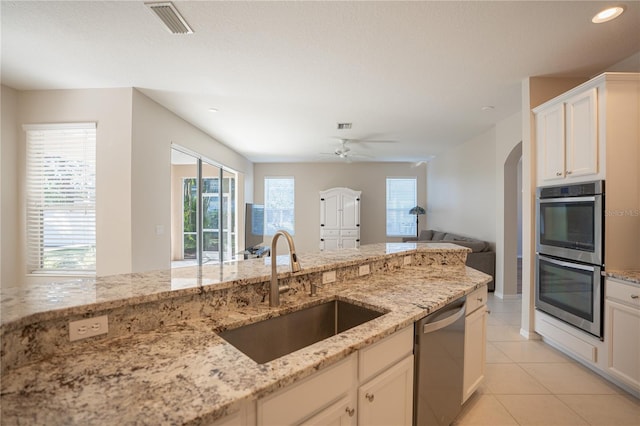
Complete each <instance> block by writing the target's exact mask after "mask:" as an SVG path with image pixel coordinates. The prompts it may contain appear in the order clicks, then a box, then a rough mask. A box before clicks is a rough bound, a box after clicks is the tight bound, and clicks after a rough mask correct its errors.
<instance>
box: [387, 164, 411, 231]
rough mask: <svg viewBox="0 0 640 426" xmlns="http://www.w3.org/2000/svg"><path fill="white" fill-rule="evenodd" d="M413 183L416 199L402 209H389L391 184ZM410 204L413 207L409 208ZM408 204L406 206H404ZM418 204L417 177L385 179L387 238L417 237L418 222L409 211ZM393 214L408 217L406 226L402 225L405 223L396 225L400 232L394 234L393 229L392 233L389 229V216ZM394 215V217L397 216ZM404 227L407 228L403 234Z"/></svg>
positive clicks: (388, 177) (390, 177) (391, 177)
mask: <svg viewBox="0 0 640 426" xmlns="http://www.w3.org/2000/svg"><path fill="white" fill-rule="evenodd" d="M401 180H404V181H413V185H414V198H413V200H412V201H410V202H408V201H404V203H403V205H402V207H394V208H390V207H389V201H390V200H389V195H390V194H389V184H390V183H391V182H393V181H401ZM409 203H411V205H410V206H409ZM404 204H406V206H405V205H404ZM417 204H418V178H417V177H416V176H387V178H386V179H385V235H386V236H387V237H415V236H416V222H415V218H414V217H413V215H410V214H409V210H411V209H412V208H413V207H415V206H416V205H417ZM390 211H391V212H397V213H396V214H395V215H397V214H400V215H402V216H405V215H406V223H407V224H406V225H402V223H404V221H402V222H400V223H395V226H396V227H397V229H398V232H393V229H392V230H391V231H392V232H389V231H390V228H389V220H390V218H389V216H390ZM395 215H394V216H395ZM402 226H405V227H406V231H405V232H401V228H402Z"/></svg>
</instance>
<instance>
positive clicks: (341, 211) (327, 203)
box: [320, 188, 361, 250]
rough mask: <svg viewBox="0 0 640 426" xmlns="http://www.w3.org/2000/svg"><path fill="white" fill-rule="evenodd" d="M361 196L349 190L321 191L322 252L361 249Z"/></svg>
mask: <svg viewBox="0 0 640 426" xmlns="http://www.w3.org/2000/svg"><path fill="white" fill-rule="evenodd" d="M360 194H361V191H354V190H352V189H349V188H331V189H327V190H326V191H320V250H332V249H338V248H357V247H360Z"/></svg>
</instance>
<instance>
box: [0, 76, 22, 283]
mask: <svg viewBox="0 0 640 426" xmlns="http://www.w3.org/2000/svg"><path fill="white" fill-rule="evenodd" d="M1 90H2V92H1V93H0V97H1V98H2V106H1V117H2V118H1V123H2V136H1V138H2V139H1V140H2V145H1V146H0V193H1V194H2V196H1V198H0V225H1V226H0V269H1V273H0V282H2V283H3V284H4V285H13V284H15V283H16V281H17V277H18V274H19V272H21V271H20V270H19V269H18V268H17V265H19V262H20V257H19V253H20V246H19V244H18V241H19V234H18V229H19V225H18V224H19V222H18V209H17V208H16V206H17V205H18V179H17V177H18V169H17V166H18V126H17V124H16V123H17V116H16V114H17V112H18V93H17V92H16V91H15V90H13V89H11V88H9V87H6V86H2V88H1Z"/></svg>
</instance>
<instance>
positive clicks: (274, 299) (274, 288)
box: [269, 229, 300, 306]
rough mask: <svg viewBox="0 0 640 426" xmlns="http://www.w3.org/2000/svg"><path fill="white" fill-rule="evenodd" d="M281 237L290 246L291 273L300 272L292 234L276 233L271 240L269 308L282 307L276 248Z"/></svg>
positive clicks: (281, 231) (282, 231) (285, 232)
mask: <svg viewBox="0 0 640 426" xmlns="http://www.w3.org/2000/svg"><path fill="white" fill-rule="evenodd" d="M280 235H284V237H285V238H286V240H287V245H288V246H289V259H290V264H291V272H298V271H300V263H298V257H297V256H296V246H295V244H294V243H293V238H292V237H291V234H289V233H288V232H287V231H284V230H282V229H281V230H279V231H276V233H275V234H273V239H272V240H271V285H270V287H269V306H280V286H279V285H278V272H277V270H276V264H277V263H278V261H277V258H278V256H277V254H276V246H277V243H278V238H280ZM283 290H285V289H283Z"/></svg>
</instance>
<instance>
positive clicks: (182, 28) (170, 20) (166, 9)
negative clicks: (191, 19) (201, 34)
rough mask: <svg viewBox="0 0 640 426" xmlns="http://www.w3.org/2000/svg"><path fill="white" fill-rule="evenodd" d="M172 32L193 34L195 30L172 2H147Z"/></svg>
mask: <svg viewBox="0 0 640 426" xmlns="http://www.w3.org/2000/svg"><path fill="white" fill-rule="evenodd" d="M144 5H145V6H147V7H148V8H149V9H150V10H151V11H152V12H153V13H154V14H155V15H156V16H157V17H158V18H160V20H161V21H162V23H163V24H164V25H165V26H166V27H167V30H169V32H170V33H172V34H193V30H192V29H191V27H190V26H189V24H187V21H185V20H184V18H183V17H182V15H180V12H178V9H176V8H175V6H174V5H173V3H171V2H168V1H167V2H161V3H145V4H144Z"/></svg>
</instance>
